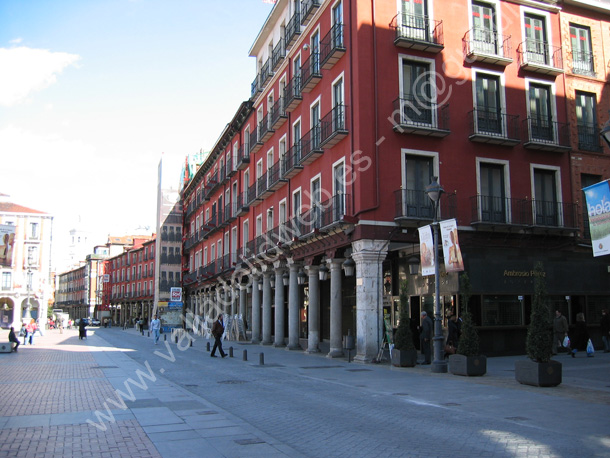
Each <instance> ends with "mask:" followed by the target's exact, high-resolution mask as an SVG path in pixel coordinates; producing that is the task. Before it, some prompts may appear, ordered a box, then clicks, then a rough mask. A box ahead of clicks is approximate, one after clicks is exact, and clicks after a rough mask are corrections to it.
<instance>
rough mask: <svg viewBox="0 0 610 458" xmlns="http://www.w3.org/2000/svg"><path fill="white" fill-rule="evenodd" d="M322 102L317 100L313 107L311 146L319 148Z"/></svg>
mask: <svg viewBox="0 0 610 458" xmlns="http://www.w3.org/2000/svg"><path fill="white" fill-rule="evenodd" d="M320 135H321V132H320V102H316V103H315V104H314V105H313V106H312V107H311V148H310V150H313V149H317V148H318V147H319V146H320V141H321V138H320Z"/></svg>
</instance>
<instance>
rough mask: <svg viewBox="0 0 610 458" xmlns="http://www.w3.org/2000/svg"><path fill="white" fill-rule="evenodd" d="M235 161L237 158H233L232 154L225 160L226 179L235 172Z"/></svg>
mask: <svg viewBox="0 0 610 458" xmlns="http://www.w3.org/2000/svg"><path fill="white" fill-rule="evenodd" d="M236 161H237V157H236V156H235V157H234V156H233V154H229V157H228V158H227V162H226V164H225V174H226V175H227V177H228V178H231V177H232V176H233V175H235V173H236V172H237V168H236V165H237V164H235V162H236Z"/></svg>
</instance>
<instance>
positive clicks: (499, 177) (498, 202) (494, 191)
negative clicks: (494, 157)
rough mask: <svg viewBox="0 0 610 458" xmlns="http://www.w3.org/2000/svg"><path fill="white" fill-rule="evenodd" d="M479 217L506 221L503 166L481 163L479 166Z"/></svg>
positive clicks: (485, 220) (497, 221)
mask: <svg viewBox="0 0 610 458" xmlns="http://www.w3.org/2000/svg"><path fill="white" fill-rule="evenodd" d="M479 173H480V176H479V180H480V189H481V191H480V196H479V217H480V218H481V221H484V222H494V223H506V222H507V217H506V198H505V197H506V196H505V185H504V166H503V165H502V164H491V163H481V164H480V168H479Z"/></svg>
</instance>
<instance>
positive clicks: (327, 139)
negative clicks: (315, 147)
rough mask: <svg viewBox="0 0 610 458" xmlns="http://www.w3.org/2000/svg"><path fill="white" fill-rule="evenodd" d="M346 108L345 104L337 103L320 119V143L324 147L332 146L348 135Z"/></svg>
mask: <svg viewBox="0 0 610 458" xmlns="http://www.w3.org/2000/svg"><path fill="white" fill-rule="evenodd" d="M346 108H347V107H346V106H345V105H337V106H336V107H335V108H333V109H332V110H331V111H330V113H328V114H327V115H326V116H324V117H323V118H322V119H321V120H320V128H321V139H320V144H321V145H322V146H323V147H324V148H331V147H332V146H334V145H336V144H337V143H339V142H340V141H341V140H343V139H344V138H345V137H347V134H348V130H347V122H346V115H347V110H346Z"/></svg>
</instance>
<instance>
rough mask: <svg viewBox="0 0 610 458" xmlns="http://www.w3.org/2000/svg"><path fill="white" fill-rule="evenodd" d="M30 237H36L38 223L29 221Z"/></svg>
mask: <svg viewBox="0 0 610 458" xmlns="http://www.w3.org/2000/svg"><path fill="white" fill-rule="evenodd" d="M30 238H31V239H37V238H38V223H30Z"/></svg>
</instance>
